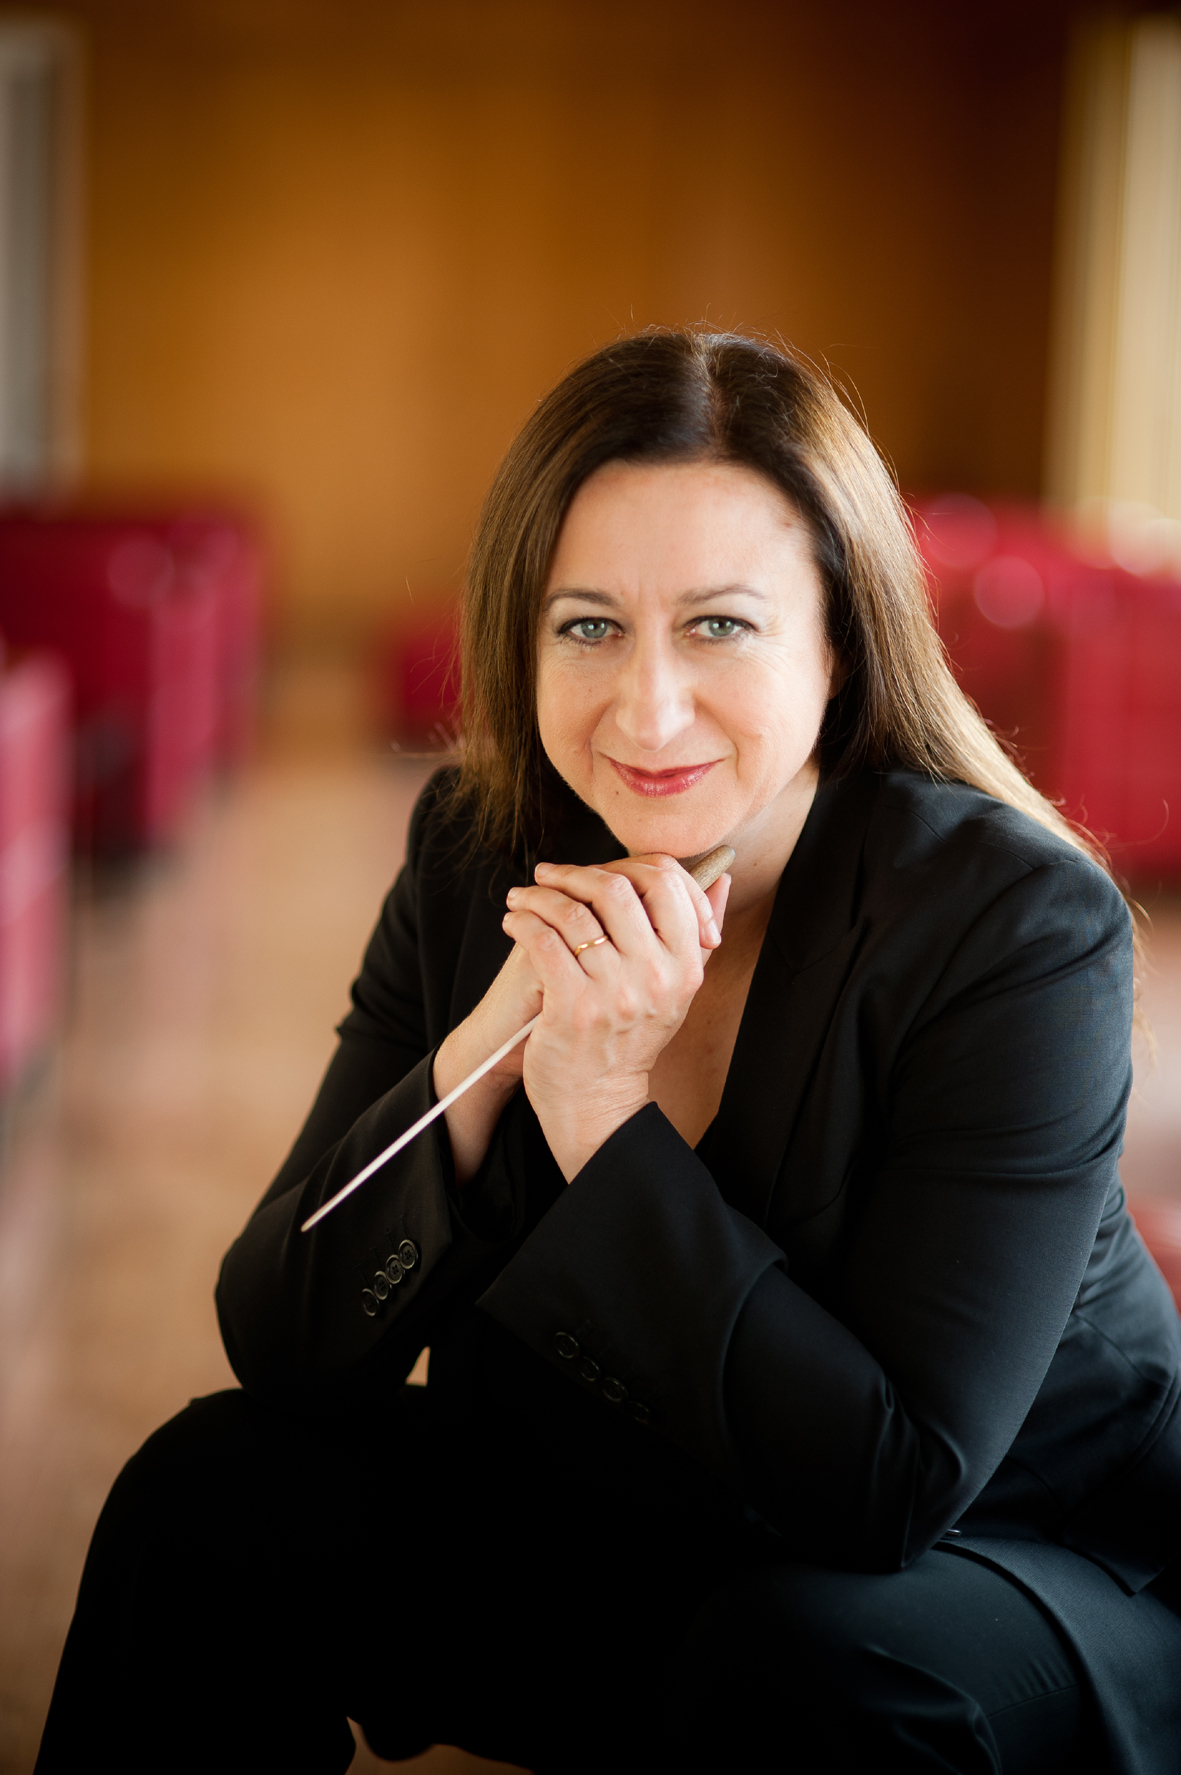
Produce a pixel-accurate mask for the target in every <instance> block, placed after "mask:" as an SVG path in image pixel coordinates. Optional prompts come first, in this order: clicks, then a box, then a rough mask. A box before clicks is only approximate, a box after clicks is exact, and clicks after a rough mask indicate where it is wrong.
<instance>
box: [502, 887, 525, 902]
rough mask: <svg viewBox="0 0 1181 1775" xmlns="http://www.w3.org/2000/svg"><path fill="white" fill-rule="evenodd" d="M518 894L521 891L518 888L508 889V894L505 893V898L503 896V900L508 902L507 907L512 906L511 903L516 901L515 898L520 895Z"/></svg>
mask: <svg viewBox="0 0 1181 1775" xmlns="http://www.w3.org/2000/svg"><path fill="white" fill-rule="evenodd" d="M520 892H521V890H520V888H515V887H511V888H510V889H509V891H508V893H507V894H506V895H505V896H504V897H505V899H506V900H507V901H508V904H509V905H510V906H511V905H512V904H513V902H514V901H515V900H516V899H517V897H518V895H519V894H520Z"/></svg>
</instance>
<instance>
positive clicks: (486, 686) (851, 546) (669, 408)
mask: <svg viewBox="0 0 1181 1775" xmlns="http://www.w3.org/2000/svg"><path fill="white" fill-rule="evenodd" d="M615 461H623V462H693V461H709V462H727V463H736V464H740V465H742V466H744V467H747V468H751V469H754V470H756V471H757V472H758V473H759V474H761V475H764V476H765V477H766V478H767V480H769V481H771V482H772V483H773V485H775V486H776V487H778V488H779V489H780V491H781V492H782V493H784V494H785V495H786V497H787V499H788V500H789V501H790V502H791V504H792V505H793V506H794V507H795V508H796V509H797V510H798V511H799V512H800V514H801V515H802V517H803V518H804V520H805V522H806V523H807V525H808V527H809V529H810V531H811V535H812V539H813V546H814V550H815V558H816V564H817V567H818V570H819V572H820V576H821V579H822V581H823V584H824V588H825V595H826V598H827V623H828V634H829V639H830V641H831V643H832V645H833V647H834V648H835V649H836V650H837V652H838V654H839V656H840V659H841V661H842V663H843V666H844V669H845V677H844V682H843V684H842V687H841V690H840V692H839V694H838V695H837V696H836V697H834V698H833V700H832V702H831V703H830V705H829V709H828V712H827V715H826V718H825V722H824V727H823V729H822V733H821V757H822V763H823V768H824V770H825V772H826V774H829V775H832V774H838V773H839V774H843V773H844V772H847V771H850V770H853V769H856V768H858V767H859V766H865V765H869V766H881V765H885V764H894V765H903V766H909V767H910V768H911V769H913V770H918V771H922V772H923V773H924V774H926V775H927V776H930V777H933V778H936V779H941V780H955V781H959V782H964V783H970V784H972V785H974V786H975V787H976V788H978V789H983V790H984V791H985V792H986V793H988V794H989V795H994V796H996V797H997V798H998V799H999V800H1001V801H1005V802H1008V803H1009V804H1010V805H1011V806H1013V807H1016V808H1020V809H1021V811H1022V812H1023V813H1026V814H1029V815H1030V816H1031V817H1032V818H1033V819H1035V820H1037V821H1038V822H1039V823H1040V824H1041V825H1043V826H1045V827H1048V828H1049V830H1050V831H1051V832H1054V833H1056V834H1057V836H1058V837H1059V838H1063V839H1065V840H1066V841H1067V843H1069V844H1072V845H1075V846H1077V847H1078V848H1079V849H1082V850H1087V851H1088V852H1089V851H1090V847H1089V846H1088V845H1087V843H1086V841H1085V839H1084V837H1082V836H1080V834H1079V833H1078V832H1076V831H1075V830H1074V829H1073V828H1072V827H1071V826H1070V825H1069V824H1068V823H1067V821H1066V820H1064V819H1063V817H1062V816H1061V814H1059V812H1058V811H1057V809H1056V808H1055V807H1054V806H1053V805H1052V804H1051V803H1050V802H1049V801H1047V800H1046V799H1045V797H1044V796H1042V795H1039V793H1038V792H1037V790H1036V789H1035V788H1034V787H1033V785H1032V784H1031V783H1030V782H1029V781H1028V780H1027V779H1026V778H1025V776H1023V775H1022V773H1021V771H1020V770H1019V769H1018V767H1017V765H1016V764H1015V763H1014V762H1013V761H1012V759H1011V758H1010V757H1009V756H1008V755H1007V754H1006V752H1005V751H1004V749H1003V748H1002V746H1001V745H1000V744H999V742H998V741H997V739H996V738H995V736H994V735H993V734H992V733H991V732H990V730H989V728H988V727H987V726H986V724H985V722H984V721H983V719H982V718H981V716H980V714H979V712H978V711H977V710H976V708H975V707H974V706H973V704H972V703H971V702H969V700H968V698H967V697H966V696H965V695H964V694H963V692H962V691H961V690H960V688H959V686H958V685H957V684H956V681H955V679H954V678H953V677H952V674H951V670H950V668H949V666H948V663H947V659H946V656H945V654H944V652H943V647H942V644H941V643H940V640H939V637H938V635H937V634H936V631H935V627H934V624H933V622H932V620H931V611H930V605H929V602H928V598H927V589H926V581H925V577H924V572H923V566H922V562H921V560H920V558H919V554H918V551H917V549H916V547H915V543H914V537H913V535H912V532H911V527H910V522H909V519H908V516H907V513H906V509H905V507H904V505H903V503H902V501H901V499H900V498H899V495H898V491H897V489H896V487H895V486H894V483H893V481H892V479H891V477H890V475H889V473H888V471H887V469H886V467H885V465H884V464H883V462H882V459H881V457H880V456H879V455H878V452H877V450H876V449H875V448H874V446H873V444H872V442H871V441H870V439H869V437H868V436H867V435H866V433H865V431H864V430H863V429H862V427H861V426H860V425H859V424H858V423H857V421H856V420H855V419H854V418H853V416H852V414H851V413H850V412H849V411H848V409H847V407H846V406H845V405H844V404H843V402H842V401H841V399H840V397H839V395H838V394H837V392H836V390H835V389H834V387H833V386H832V384H831V383H830V382H829V381H828V379H827V378H826V377H824V376H823V375H821V374H820V373H819V372H818V371H817V370H816V369H815V368H814V367H813V366H812V365H811V364H809V363H807V362H806V361H805V360H803V359H802V358H800V357H799V356H797V355H796V354H795V353H793V352H790V351H787V350H784V349H783V348H781V347H779V346H775V345H771V344H768V343H765V342H764V341H761V340H756V339H750V338H747V337H745V336H744V335H742V334H737V333H699V332H690V331H678V330H672V329H659V330H651V331H648V332H645V333H640V334H638V335H636V336H635V337H633V338H629V339H622V340H620V341H618V343H616V344H614V345H609V346H607V347H606V348H605V349H604V350H602V351H598V352H596V353H595V354H594V356H593V357H589V358H587V359H585V361H584V362H582V363H580V364H578V365H577V366H576V367H575V368H574V369H573V370H571V371H570V373H569V374H568V375H567V376H565V377H563V379H562V381H561V382H559V383H558V385H557V387H556V388H554V389H553V390H552V391H551V392H550V393H549V394H548V395H547V396H546V397H545V399H544V400H543V401H542V402H541V403H540V405H539V406H538V408H537V410H536V411H535V413H534V414H533V415H532V417H531V418H530V419H529V420H528V422H527V423H526V424H525V426H524V427H523V429H522V430H521V432H520V434H519V435H518V437H517V438H516V440H515V442H514V443H513V444H512V446H511V447H510V449H509V451H508V454H507V456H506V457H505V459H504V461H503V463H502V464H501V467H500V470H499V472H498V473H497V476H496V479H495V480H494V481H493V483H492V488H491V491H490V492H489V495H488V499H487V502H486V504H485V506H484V510H483V514H482V516H481V519H480V523H479V527H478V529H477V531H476V536H475V541H474V544H473V548H472V555H471V562H470V567H469V572H468V580H467V588H466V594H465V598H464V603H463V612H462V620H461V632H460V651H461V661H462V683H463V727H464V746H463V752H462V757H461V763H460V771H459V777H458V781H457V785H456V794H457V796H458V797H459V799H460V800H461V801H463V802H466V803H468V804H469V805H470V806H471V808H472V809H473V811H474V812H475V814H476V823H477V827H478V831H479V837H480V839H481V840H482V841H483V842H485V843H489V844H492V845H494V846H496V847H497V848H506V849H515V848H517V847H518V846H519V845H524V846H525V847H527V848H529V849H535V847H536V845H537V843H538V842H539V840H540V837H541V829H542V823H543V819H544V805H545V795H544V783H545V779H546V766H545V760H544V755H543V753H542V750H541V742H540V739H539V737H538V729H537V704H536V678H537V629H538V621H539V612H540V606H541V599H542V594H543V591H544V588H545V584H546V579H547V576H548V573H549V567H550V561H551V557H552V555H553V551H554V545H555V543H556V541H557V537H558V531H559V529H560V527H561V523H562V519H563V518H564V516H565V514H566V512H567V510H568V508H569V505H570V502H571V500H572V499H573V497H574V495H575V493H576V492H577V491H578V489H579V487H580V486H581V485H582V483H583V482H584V481H585V480H586V479H587V477H588V476H589V475H591V474H593V473H594V471H595V470H596V469H597V468H601V467H602V466H603V464H604V463H607V462H615ZM1092 854H1093V853H1092Z"/></svg>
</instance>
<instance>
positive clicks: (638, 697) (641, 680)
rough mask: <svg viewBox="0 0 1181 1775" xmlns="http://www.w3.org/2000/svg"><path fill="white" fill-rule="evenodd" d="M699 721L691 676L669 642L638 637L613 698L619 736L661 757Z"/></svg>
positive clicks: (639, 748) (649, 637)
mask: <svg viewBox="0 0 1181 1775" xmlns="http://www.w3.org/2000/svg"><path fill="white" fill-rule="evenodd" d="M695 719H696V709H695V707H694V698H693V685H692V682H691V674H690V673H689V672H688V671H687V670H686V668H685V666H684V665H683V664H682V663H681V662H680V661H678V659H677V658H676V655H675V651H674V649H673V648H672V646H671V644H670V643H669V641H668V640H667V639H664V638H661V639H657V638H656V637H653V636H647V637H645V636H639V637H637V639H636V642H635V644H634V646H633V647H632V649H631V652H630V655H629V657H628V660H627V663H626V665H625V666H624V667H623V670H622V672H621V674H620V679H619V684H618V686H617V689H616V694H615V725H616V727H617V728H618V729H619V732H620V733H621V734H622V735H623V736H624V738H625V739H627V740H630V741H631V743H632V745H633V746H635V747H636V749H637V750H638V751H640V752H661V751H663V750H664V748H665V747H666V746H670V745H671V744H672V743H673V741H674V740H675V739H677V738H678V737H679V735H681V734H682V733H685V732H686V731H687V730H688V729H689V728H690V727H692V725H693V723H694V721H695Z"/></svg>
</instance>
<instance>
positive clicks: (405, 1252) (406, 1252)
mask: <svg viewBox="0 0 1181 1775" xmlns="http://www.w3.org/2000/svg"><path fill="white" fill-rule="evenodd" d="M398 1257H399V1259H400V1261H401V1264H402V1268H403V1269H404V1270H412V1269H413V1268H414V1266H415V1264H416V1263H417V1262H418V1246H417V1245H416V1244H415V1243H414V1240H413V1239H403V1240H402V1243H401V1244H400V1245H399V1246H398Z"/></svg>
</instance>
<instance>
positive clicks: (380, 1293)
mask: <svg viewBox="0 0 1181 1775" xmlns="http://www.w3.org/2000/svg"><path fill="white" fill-rule="evenodd" d="M389 1291H390V1280H389V1277H388V1276H387V1275H386V1273H385V1271H384V1270H378V1272H377V1274H376V1276H374V1278H373V1292H374V1294H375V1295H376V1296H377V1298H378V1300H384V1299H385V1298H386V1295H387V1294H388V1293H389Z"/></svg>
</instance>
